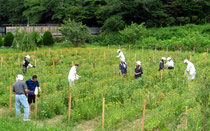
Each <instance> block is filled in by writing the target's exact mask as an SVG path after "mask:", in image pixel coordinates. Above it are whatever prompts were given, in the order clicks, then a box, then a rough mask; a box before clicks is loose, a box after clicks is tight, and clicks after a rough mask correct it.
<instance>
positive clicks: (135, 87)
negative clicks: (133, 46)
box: [0, 46, 210, 130]
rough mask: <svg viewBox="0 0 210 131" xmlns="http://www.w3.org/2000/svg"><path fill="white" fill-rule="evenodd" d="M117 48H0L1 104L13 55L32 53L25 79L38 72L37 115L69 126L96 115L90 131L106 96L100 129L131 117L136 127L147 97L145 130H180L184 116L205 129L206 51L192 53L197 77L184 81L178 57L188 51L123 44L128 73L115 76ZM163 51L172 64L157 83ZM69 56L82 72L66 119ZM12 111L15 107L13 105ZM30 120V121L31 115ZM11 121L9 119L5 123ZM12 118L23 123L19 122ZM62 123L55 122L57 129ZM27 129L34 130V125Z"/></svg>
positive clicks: (13, 69) (13, 71)
mask: <svg viewBox="0 0 210 131" xmlns="http://www.w3.org/2000/svg"><path fill="white" fill-rule="evenodd" d="M8 50H9V49H8ZM116 50H117V48H112V46H110V48H109V49H107V48H105V47H93V48H90V47H89V48H64V49H59V50H58V49H56V50H50V51H49V49H40V51H34V52H27V53H26V52H23V53H10V52H7V53H1V56H2V57H3V58H4V61H5V62H4V63H3V67H1V68H0V72H1V74H2V77H1V82H0V106H6V107H8V93H9V91H8V90H9V88H8V87H9V85H12V84H13V83H14V82H15V76H16V75H17V74H19V73H21V70H20V68H21V65H19V66H18V63H17V62H18V58H22V57H23V56H25V55H26V54H33V55H31V61H30V62H31V63H34V61H35V59H36V60H37V61H38V62H37V68H35V69H29V71H28V73H27V75H26V76H25V80H26V79H28V78H30V77H31V76H32V75H34V74H37V75H38V80H39V82H40V84H41V87H42V91H43V92H42V93H41V94H40V97H39V99H38V119H48V118H53V117H55V116H56V115H64V116H63V117H62V118H61V119H63V121H64V122H63V124H65V123H66V124H67V125H68V126H70V127H71V129H74V127H75V126H76V125H77V124H78V123H80V122H83V121H84V120H85V121H88V120H92V119H95V120H96V125H95V126H94V128H95V130H101V109H102V98H103V97H105V99H106V101H105V103H106V106H105V129H107V130H117V129H120V128H122V129H125V130H131V128H126V125H127V124H128V125H129V123H131V124H132V122H134V124H133V126H134V127H132V129H133V130H137V129H139V126H140V124H139V122H135V121H136V120H138V119H140V118H141V114H142V106H143V103H144V101H147V106H146V117H145V130H184V124H183V123H184V119H185V118H186V117H187V119H188V130H202V129H203V130H204V129H205V130H209V129H208V127H209V126H208V122H209V119H208V116H209V115H208V114H210V112H209V100H210V98H209V95H208V92H209V89H208V86H209V79H210V78H209V77H210V75H209V64H210V59H209V56H208V54H207V53H200V54H199V53H194V54H193V57H192V62H193V63H194V65H195V67H196V70H197V74H196V80H195V81H192V82H188V81H187V78H186V76H184V70H185V68H186V65H185V64H184V63H183V60H184V59H186V58H189V56H190V54H191V53H192V52H180V51H175V52H170V51H169V52H166V51H154V50H144V51H141V50H129V48H123V49H122V51H123V52H124V54H125V56H126V61H127V63H128V75H127V77H120V76H119V75H118V64H119V62H120V60H118V59H117V58H116V55H117V53H116ZM104 51H105V52H106V58H105V59H104ZM135 54H136V56H137V60H141V62H142V67H143V71H144V74H143V77H142V79H140V80H135V79H134V72H133V71H134V66H135V57H134V56H135ZM162 56H166V57H167V56H171V57H172V58H173V60H174V61H175V69H174V71H169V70H165V71H164V73H163V80H162V82H161V80H160V76H159V72H158V65H159V60H160V58H161V57H162ZM46 57H47V59H46ZM53 61H54V62H53ZM72 61H73V62H74V63H79V64H80V65H81V66H80V68H79V69H78V74H79V75H80V76H82V77H81V78H80V79H79V80H78V81H76V87H75V88H72V90H71V91H72V112H71V119H70V121H69V122H67V120H66V118H67V108H68V81H67V76H68V73H69V69H70V65H71V63H72ZM53 63H54V64H53ZM53 65H54V66H53ZM14 106H15V105H14V96H13V107H14ZM185 106H188V115H186V114H185ZM14 112H15V109H13V113H14ZM13 117H15V116H13ZM98 118H99V119H98ZM4 120H6V119H3V118H2V119H0V126H2V125H5V124H1V123H5V122H4ZM32 120H33V121H35V120H34V118H33V117H32ZM14 122H15V121H14V120H11V119H10V121H9V122H8V123H7V124H6V125H5V128H8V126H9V125H12V124H13V123H14ZM17 123H18V124H19V123H20V125H22V124H23V125H24V123H22V122H17ZM136 123H138V124H136ZM61 126H62V125H56V128H59V127H61ZM19 127H21V126H18V128H19ZM46 127H47V126H46ZM64 127H66V126H64ZM88 127H89V126H88ZM88 127H87V128H88ZM128 127H129V126H128ZM30 128H32V129H33V128H34V125H33V126H30ZM3 129H4V128H3Z"/></svg>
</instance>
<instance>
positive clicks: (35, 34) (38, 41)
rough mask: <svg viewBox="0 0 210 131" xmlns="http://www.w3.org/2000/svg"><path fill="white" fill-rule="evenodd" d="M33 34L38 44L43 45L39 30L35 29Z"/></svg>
mask: <svg viewBox="0 0 210 131" xmlns="http://www.w3.org/2000/svg"><path fill="white" fill-rule="evenodd" d="M31 35H32V39H33V40H34V41H35V43H36V46H39V47H40V46H41V45H43V40H42V36H41V35H40V33H39V32H36V31H34V32H32V33H31Z"/></svg>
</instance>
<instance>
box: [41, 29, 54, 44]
mask: <svg viewBox="0 0 210 131" xmlns="http://www.w3.org/2000/svg"><path fill="white" fill-rule="evenodd" d="M43 44H44V45H47V46H49V45H53V44H54V39H53V36H52V33H51V32H50V31H45V32H44V35H43Z"/></svg>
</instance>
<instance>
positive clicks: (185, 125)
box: [184, 106, 188, 130]
mask: <svg viewBox="0 0 210 131" xmlns="http://www.w3.org/2000/svg"><path fill="white" fill-rule="evenodd" d="M187 112H188V109H187V106H186V107H185V114H186V117H185V120H184V128H185V130H187V114H188V113H187Z"/></svg>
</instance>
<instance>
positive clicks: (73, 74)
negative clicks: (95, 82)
mask: <svg viewBox="0 0 210 131" xmlns="http://www.w3.org/2000/svg"><path fill="white" fill-rule="evenodd" d="M78 68H79V64H75V65H74V66H72V67H71V69H70V71H69V76H68V81H69V88H71V87H73V86H75V80H78V79H79V77H80V76H79V75H78V74H77V69H78Z"/></svg>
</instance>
